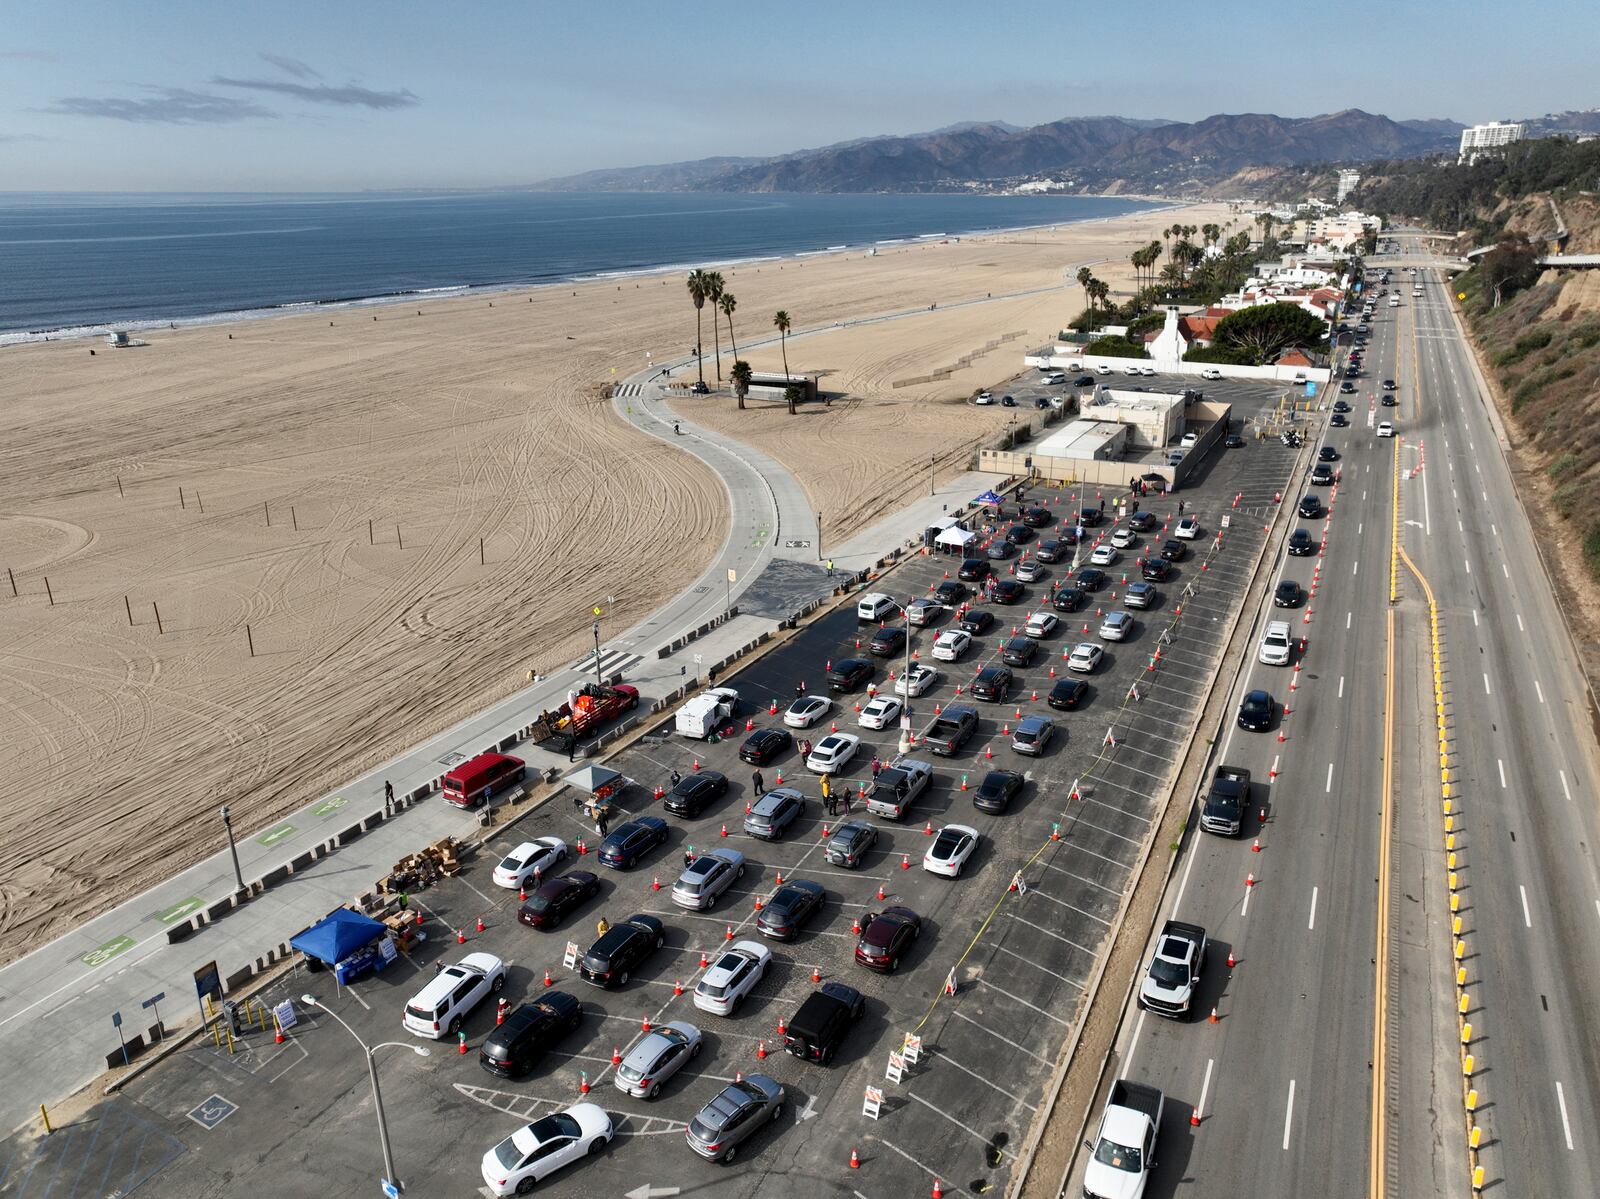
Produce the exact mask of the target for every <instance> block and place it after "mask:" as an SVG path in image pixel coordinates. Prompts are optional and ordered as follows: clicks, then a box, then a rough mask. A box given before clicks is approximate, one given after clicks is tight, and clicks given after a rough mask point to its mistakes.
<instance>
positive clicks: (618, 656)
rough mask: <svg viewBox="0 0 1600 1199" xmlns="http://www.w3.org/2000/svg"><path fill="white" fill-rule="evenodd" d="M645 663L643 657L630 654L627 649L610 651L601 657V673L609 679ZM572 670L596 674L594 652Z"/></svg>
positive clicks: (577, 663)
mask: <svg viewBox="0 0 1600 1199" xmlns="http://www.w3.org/2000/svg"><path fill="white" fill-rule="evenodd" d="M643 661H644V658H643V657H641V656H640V655H638V654H630V653H629V652H628V651H627V650H625V649H608V650H606V651H605V652H604V653H602V654H601V655H600V673H601V674H602V675H604V676H605V677H606V678H608V679H609V678H610V677H611V676H612V675H615V674H621V675H625V674H627V672H628V671H629V670H631V669H632V668H633V667H634V666H636V665H638V664H639V663H640V662H643ZM572 668H573V669H574V670H577V671H582V672H585V673H589V674H592V673H593V672H594V652H593V651H592V650H591V651H590V652H589V653H587V654H584V655H583V657H581V658H579V659H578V660H577V661H576V662H574V663H573V664H572Z"/></svg>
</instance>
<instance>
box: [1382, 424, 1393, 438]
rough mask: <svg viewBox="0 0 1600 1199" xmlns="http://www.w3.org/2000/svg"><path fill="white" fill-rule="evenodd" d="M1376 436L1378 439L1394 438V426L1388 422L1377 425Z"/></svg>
mask: <svg viewBox="0 0 1600 1199" xmlns="http://www.w3.org/2000/svg"><path fill="white" fill-rule="evenodd" d="M1378 436H1379V437H1393V436H1394V425H1393V424H1391V423H1390V422H1388V421H1383V422H1382V423H1381V424H1379V425H1378Z"/></svg>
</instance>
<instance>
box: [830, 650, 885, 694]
mask: <svg viewBox="0 0 1600 1199" xmlns="http://www.w3.org/2000/svg"><path fill="white" fill-rule="evenodd" d="M875 669H876V667H874V666H873V665H872V663H871V662H868V661H867V660H866V659H865V658H842V659H840V660H839V661H837V662H835V663H834V664H833V669H832V670H830V671H829V672H828V690H829V691H832V692H834V693H836V694H837V693H839V692H844V691H854V690H855V689H856V688H857V687H859V686H861V685H862V684H863V683H865V682H866V681H867V680H868V679H870V678H871V677H872V672H873V670H875Z"/></svg>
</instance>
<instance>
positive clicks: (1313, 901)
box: [1306, 887, 1317, 932]
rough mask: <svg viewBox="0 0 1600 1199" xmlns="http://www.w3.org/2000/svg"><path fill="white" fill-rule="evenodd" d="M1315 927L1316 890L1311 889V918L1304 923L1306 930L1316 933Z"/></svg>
mask: <svg viewBox="0 0 1600 1199" xmlns="http://www.w3.org/2000/svg"><path fill="white" fill-rule="evenodd" d="M1316 927H1317V889H1316V888H1315V887H1312V888H1311V918H1310V919H1308V920H1307V921H1306V928H1308V929H1310V930H1312V931H1313V932H1315V931H1316Z"/></svg>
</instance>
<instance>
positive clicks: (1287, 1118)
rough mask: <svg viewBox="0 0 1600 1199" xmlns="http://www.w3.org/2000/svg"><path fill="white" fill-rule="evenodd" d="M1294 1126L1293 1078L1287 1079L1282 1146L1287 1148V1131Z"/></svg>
mask: <svg viewBox="0 0 1600 1199" xmlns="http://www.w3.org/2000/svg"><path fill="white" fill-rule="evenodd" d="M1293 1127H1294V1079H1292V1078H1291V1079H1290V1080H1289V1102H1288V1103H1286V1104H1285V1105H1284V1108H1283V1147H1284V1150H1285V1151H1287V1150H1288V1148H1289V1133H1290V1131H1291V1129H1292V1128H1293Z"/></svg>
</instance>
